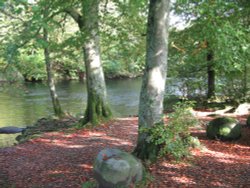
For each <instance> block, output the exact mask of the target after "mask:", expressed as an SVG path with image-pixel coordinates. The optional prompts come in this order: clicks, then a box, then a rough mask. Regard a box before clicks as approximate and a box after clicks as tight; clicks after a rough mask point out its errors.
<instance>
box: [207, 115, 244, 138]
mask: <svg viewBox="0 0 250 188" xmlns="http://www.w3.org/2000/svg"><path fill="white" fill-rule="evenodd" d="M206 133H207V137H208V138H210V139H220V140H223V141H224V140H237V139H238V138H240V136H241V125H240V124H239V122H238V121H237V120H236V119H234V118H229V117H219V118H216V119H214V120H212V121H210V122H209V124H208V126H207V129H206Z"/></svg>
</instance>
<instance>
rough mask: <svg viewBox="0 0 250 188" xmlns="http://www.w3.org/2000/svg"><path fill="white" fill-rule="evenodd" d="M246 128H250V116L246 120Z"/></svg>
mask: <svg viewBox="0 0 250 188" xmlns="http://www.w3.org/2000/svg"><path fill="white" fill-rule="evenodd" d="M247 126H248V127H250V115H249V116H248V118H247Z"/></svg>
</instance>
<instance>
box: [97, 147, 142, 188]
mask: <svg viewBox="0 0 250 188" xmlns="http://www.w3.org/2000/svg"><path fill="white" fill-rule="evenodd" d="M142 176H143V166H142V164H141V162H140V161H139V159H137V158H136V157H134V156H133V155H131V154H129V153H127V152H124V151H121V150H118V149H109V148H108V149H104V150H102V151H100V152H99V153H98V155H97V157H96V159H95V162H94V177H95V179H96V180H97V182H98V184H99V188H115V187H119V188H126V187H129V186H130V185H131V184H134V183H136V182H139V181H141V180H142Z"/></svg>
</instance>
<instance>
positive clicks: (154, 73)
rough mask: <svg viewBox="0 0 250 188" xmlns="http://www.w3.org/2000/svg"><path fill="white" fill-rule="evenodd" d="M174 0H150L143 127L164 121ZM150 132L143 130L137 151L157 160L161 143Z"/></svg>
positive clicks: (143, 88)
mask: <svg viewBox="0 0 250 188" xmlns="http://www.w3.org/2000/svg"><path fill="white" fill-rule="evenodd" d="M169 12H170V0H150V4H149V15H148V26H147V49H146V50H147V52H146V53H147V55H146V67H145V71H144V75H143V81H142V88H141V94H140V104H139V129H141V128H151V127H153V126H157V124H158V123H161V122H162V121H163V119H162V118H163V99H164V94H165V81H166V72H167V50H168V49H167V43H168V21H169ZM149 136H150V135H148V134H146V133H141V132H139V136H138V141H137V146H136V148H135V150H134V154H135V155H136V156H137V157H139V158H140V159H142V160H150V161H154V160H155V159H156V157H157V156H158V152H159V146H157V145H155V144H154V143H149V142H148V137H149Z"/></svg>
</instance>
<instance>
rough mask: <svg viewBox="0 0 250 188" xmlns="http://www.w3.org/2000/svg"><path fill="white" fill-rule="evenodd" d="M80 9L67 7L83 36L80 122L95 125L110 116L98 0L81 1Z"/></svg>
mask: <svg viewBox="0 0 250 188" xmlns="http://www.w3.org/2000/svg"><path fill="white" fill-rule="evenodd" d="M81 3H82V11H81V12H80V13H79V12H77V10H75V9H67V10H66V12H68V13H69V14H70V15H71V16H72V18H73V19H74V20H75V21H76V22H77V23H78V26H79V29H80V31H81V33H82V37H83V53H84V63H85V67H86V82H87V92H88V101H87V108H86V111H85V116H84V119H82V120H81V121H80V124H82V125H84V124H86V123H88V122H90V123H92V124H94V125H96V124H98V122H99V121H101V120H103V119H108V118H110V117H111V110H110V108H109V105H108V103H107V94H106V84H105V79H104V73H103V68H102V64H101V54H100V44H99V23H98V21H99V0H92V1H82V2H81Z"/></svg>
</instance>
